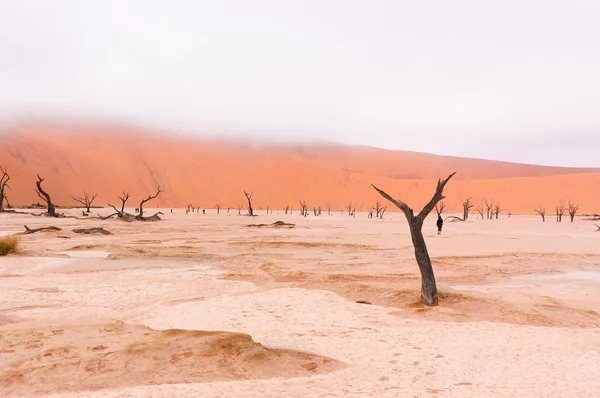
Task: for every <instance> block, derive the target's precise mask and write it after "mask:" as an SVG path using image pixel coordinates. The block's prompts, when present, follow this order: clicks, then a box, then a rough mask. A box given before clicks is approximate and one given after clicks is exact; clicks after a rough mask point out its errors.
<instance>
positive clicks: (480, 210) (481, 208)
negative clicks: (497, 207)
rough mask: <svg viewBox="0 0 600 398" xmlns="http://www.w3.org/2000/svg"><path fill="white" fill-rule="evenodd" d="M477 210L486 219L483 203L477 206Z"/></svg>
mask: <svg viewBox="0 0 600 398" xmlns="http://www.w3.org/2000/svg"><path fill="white" fill-rule="evenodd" d="M475 210H477V213H479V215H480V216H481V219H482V220H483V219H485V217H484V214H483V212H484V210H483V207H482V206H481V205H477V206H476V207H475Z"/></svg>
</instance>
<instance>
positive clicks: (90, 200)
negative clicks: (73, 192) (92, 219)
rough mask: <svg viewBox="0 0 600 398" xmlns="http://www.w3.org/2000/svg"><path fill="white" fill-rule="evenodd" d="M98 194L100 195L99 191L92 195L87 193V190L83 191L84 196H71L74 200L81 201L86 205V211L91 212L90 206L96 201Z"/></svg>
mask: <svg viewBox="0 0 600 398" xmlns="http://www.w3.org/2000/svg"><path fill="white" fill-rule="evenodd" d="M96 196H98V194H97V193H95V194H93V195H92V196H91V197H90V195H89V194H88V193H87V191H83V198H76V197H75V196H71V197H72V198H73V200H74V201H75V202H77V203H81V204H82V205H84V206H85V212H86V213H91V211H90V207H91V206H92V203H94V199H96Z"/></svg>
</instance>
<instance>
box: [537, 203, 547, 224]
mask: <svg viewBox="0 0 600 398" xmlns="http://www.w3.org/2000/svg"><path fill="white" fill-rule="evenodd" d="M535 212H536V213H537V214H539V215H540V216H542V222H545V221H546V208H545V207H542V206H540V207H539V208H538V209H535Z"/></svg>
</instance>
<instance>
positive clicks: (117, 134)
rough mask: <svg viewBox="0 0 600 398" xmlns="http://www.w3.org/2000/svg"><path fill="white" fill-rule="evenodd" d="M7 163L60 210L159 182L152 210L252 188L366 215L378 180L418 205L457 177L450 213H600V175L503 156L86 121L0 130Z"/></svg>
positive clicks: (283, 201) (23, 191) (17, 197)
mask: <svg viewBox="0 0 600 398" xmlns="http://www.w3.org/2000/svg"><path fill="white" fill-rule="evenodd" d="M0 139H1V142H2V145H0V164H2V165H6V166H7V167H8V169H9V171H10V173H11V184H10V185H11V187H12V189H11V190H10V191H8V192H7V193H8V197H9V200H10V202H11V203H12V204H13V205H22V204H31V203H36V202H38V198H37V196H36V194H35V193H34V187H35V185H34V182H35V175H36V174H37V173H40V175H41V176H42V177H44V178H46V181H45V182H44V186H45V188H46V189H47V191H48V192H49V193H50V194H51V196H52V197H53V199H54V201H55V202H56V203H57V204H59V205H75V204H76V203H75V202H74V201H73V199H72V198H71V195H75V196H78V195H80V194H81V193H82V192H83V191H84V190H88V191H89V192H91V193H98V198H97V201H96V203H95V204H97V205H102V206H106V205H107V203H109V202H110V203H113V204H116V202H118V200H117V199H116V197H117V196H118V195H119V194H120V193H121V191H122V190H123V189H125V190H127V191H129V192H130V193H131V194H132V198H131V202H129V203H128V205H130V206H132V207H134V206H137V204H138V203H139V201H140V200H141V199H142V198H143V197H145V196H147V195H148V194H150V193H153V191H154V190H155V189H156V186H157V185H159V184H160V185H161V186H162V187H163V188H164V189H165V192H164V193H163V194H161V196H160V197H159V198H158V199H157V200H156V201H155V202H153V203H152V205H153V206H160V207H184V206H186V205H187V204H193V205H195V206H200V207H204V208H213V207H214V206H215V205H216V204H217V203H220V204H221V205H222V206H223V207H228V206H231V207H236V206H237V205H243V204H245V199H244V196H243V192H242V191H243V190H247V191H254V201H255V207H256V208H258V209H260V208H266V207H267V206H268V207H271V208H283V207H285V206H286V205H291V206H294V207H295V208H298V207H299V206H298V201H299V200H306V201H307V203H308V205H309V208H312V207H313V206H317V207H318V206H321V207H322V208H323V209H327V207H329V206H330V207H331V208H332V209H342V208H344V207H345V206H346V205H347V204H348V203H352V204H353V205H354V206H355V207H356V209H357V210H368V209H369V208H370V207H371V206H372V205H373V204H374V203H375V202H376V201H377V200H379V198H378V196H377V194H376V193H375V192H374V190H373V189H372V188H371V186H370V184H371V183H373V184H376V185H378V186H379V187H380V188H382V189H384V190H387V191H388V192H389V193H391V194H393V195H396V196H398V197H400V198H402V199H403V200H405V201H406V202H408V203H409V204H410V205H412V206H413V207H415V208H418V207H419V206H421V205H422V204H423V203H424V202H425V201H427V200H428V198H429V197H430V196H431V194H432V192H433V189H434V186H435V180H436V179H437V178H439V177H445V176H447V175H448V174H449V173H451V172H453V171H457V172H458V173H457V175H456V177H455V179H454V180H453V181H452V182H451V183H450V184H449V185H448V186H447V190H446V194H447V200H446V204H447V209H448V210H449V211H460V200H461V199H462V198H464V197H472V198H473V200H474V202H475V203H481V202H482V201H483V199H484V198H485V199H488V200H492V201H494V202H498V203H500V205H501V207H502V208H504V209H506V210H507V211H510V212H512V213H515V214H516V213H532V212H533V209H534V208H536V207H538V206H539V205H542V206H545V207H546V208H547V210H548V212H549V213H550V212H552V208H553V206H554V205H555V204H556V203H557V202H558V201H561V200H562V201H564V202H567V201H569V200H571V201H572V202H574V203H577V204H579V205H580V213H581V212H589V213H592V212H598V211H599V209H598V207H600V205H599V204H598V199H597V198H598V197H600V169H575V168H558V167H545V166H532V165H522V164H514V163H505V162H497V161H488V160H479V159H466V158H456V157H447V156H437V155H429V154H423V153H415V152H405V151H389V150H383V149H377V148H371V147H358V146H344V145H337V144H327V145H288V146H286V145H275V144H272V145H246V144H242V143H236V142H226V141H209V140H200V139H191V138H185V137H181V136H169V135H168V134H167V133H162V134H161V133H156V132H150V131H144V130H141V129H137V128H132V127H124V126H115V125H108V124H107V125H99V124H95V125H88V124H57V123H53V124H46V125H42V124H35V125H34V124H22V125H18V126H11V127H4V128H2V130H1V131H0Z"/></svg>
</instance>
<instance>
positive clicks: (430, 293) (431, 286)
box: [373, 172, 456, 306]
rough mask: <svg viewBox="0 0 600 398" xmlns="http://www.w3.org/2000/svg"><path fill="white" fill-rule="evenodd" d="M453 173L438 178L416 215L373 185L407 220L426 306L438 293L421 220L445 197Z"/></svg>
mask: <svg viewBox="0 0 600 398" xmlns="http://www.w3.org/2000/svg"><path fill="white" fill-rule="evenodd" d="M454 174H456V172H454V173H452V174H450V175H449V176H448V178H446V179H445V180H441V179H440V180H438V183H437V188H436V190H435V193H434V195H433V197H432V198H431V200H430V201H429V203H427V204H426V205H425V207H423V209H422V210H421V212H420V213H419V214H417V215H416V216H415V215H414V212H413V210H412V209H411V208H410V207H408V205H407V204H406V203H404V202H402V201H400V200H396V199H394V198H392V197H391V196H390V195H388V194H387V193H385V192H384V191H382V190H380V189H379V188H377V187H376V186H375V185H373V188H375V190H376V191H377V192H379V193H380V194H381V196H383V197H384V198H386V199H387V200H389V201H390V202H392V203H393V204H395V205H396V206H397V207H398V208H399V209H400V210H402V212H403V213H404V215H405V216H406V219H407V220H408V225H409V227H410V235H411V238H412V243H413V246H414V249H415V258H416V260H417V264H418V265H419V270H420V271H421V302H422V303H423V304H425V305H427V306H434V305H437V304H438V293H437V286H436V283H435V275H434V273H433V267H432V266H431V259H430V258H429V253H428V252H427V244H426V243H425V238H424V237H423V231H422V229H423V222H424V221H425V218H426V217H427V215H428V214H429V213H430V212H431V210H433V208H434V207H435V205H436V204H437V203H438V202H439V201H441V200H443V199H444V198H445V197H444V195H443V193H444V187H445V186H446V183H448V181H449V180H450V179H451V178H452V176H454Z"/></svg>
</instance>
